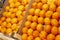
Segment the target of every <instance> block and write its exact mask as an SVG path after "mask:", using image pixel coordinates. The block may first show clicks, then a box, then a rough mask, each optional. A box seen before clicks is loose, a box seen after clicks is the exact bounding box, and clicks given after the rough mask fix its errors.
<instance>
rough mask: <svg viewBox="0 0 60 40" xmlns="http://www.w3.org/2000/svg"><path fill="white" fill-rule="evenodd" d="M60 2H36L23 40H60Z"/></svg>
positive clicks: (57, 0) (47, 0)
mask: <svg viewBox="0 0 60 40" xmlns="http://www.w3.org/2000/svg"><path fill="white" fill-rule="evenodd" d="M59 26H60V0H35V1H34V2H33V3H32V7H31V9H30V10H29V15H28V17H27V21H26V22H25V26H24V27H23V29H22V40H60V27H59Z"/></svg>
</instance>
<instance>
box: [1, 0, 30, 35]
mask: <svg viewBox="0 0 60 40" xmlns="http://www.w3.org/2000/svg"><path fill="white" fill-rule="evenodd" d="M7 1H8V6H6V8H5V11H4V12H3V15H2V17H1V18H0V32H2V33H4V34H7V35H8V34H10V33H12V32H17V30H18V28H19V27H20V23H21V20H22V18H23V16H24V14H25V10H26V8H27V6H28V3H29V0H28V1H27V0H7Z"/></svg>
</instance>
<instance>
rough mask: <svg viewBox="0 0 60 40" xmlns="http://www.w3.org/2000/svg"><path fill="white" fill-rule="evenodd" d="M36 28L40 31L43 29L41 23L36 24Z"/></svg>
mask: <svg viewBox="0 0 60 40" xmlns="http://www.w3.org/2000/svg"><path fill="white" fill-rule="evenodd" d="M36 29H37V30H38V31H39V32H41V31H42V30H43V25H42V24H38V25H37V27H36Z"/></svg>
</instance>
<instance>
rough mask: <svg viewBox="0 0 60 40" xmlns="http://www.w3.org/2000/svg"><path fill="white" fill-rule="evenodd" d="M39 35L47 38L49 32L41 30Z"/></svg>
mask: <svg viewBox="0 0 60 40" xmlns="http://www.w3.org/2000/svg"><path fill="white" fill-rule="evenodd" d="M39 36H40V38H41V39H45V38H46V36H47V32H45V31H41V32H40V34H39Z"/></svg>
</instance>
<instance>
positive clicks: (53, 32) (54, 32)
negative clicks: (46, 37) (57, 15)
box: [51, 26, 58, 35]
mask: <svg viewBox="0 0 60 40" xmlns="http://www.w3.org/2000/svg"><path fill="white" fill-rule="evenodd" d="M51 33H52V34H54V35H57V33H58V27H56V26H53V27H52V29H51Z"/></svg>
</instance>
